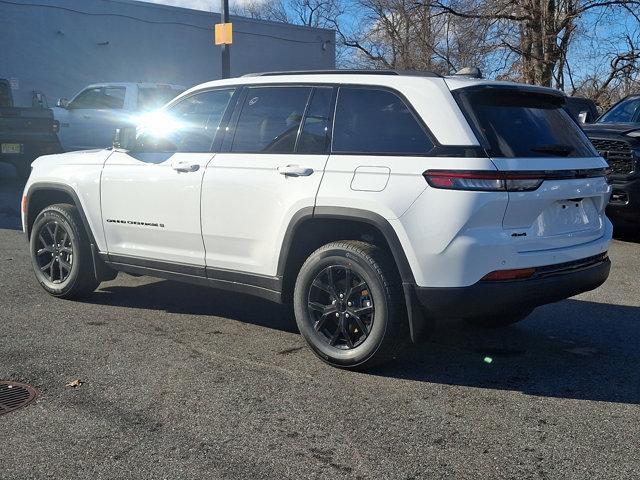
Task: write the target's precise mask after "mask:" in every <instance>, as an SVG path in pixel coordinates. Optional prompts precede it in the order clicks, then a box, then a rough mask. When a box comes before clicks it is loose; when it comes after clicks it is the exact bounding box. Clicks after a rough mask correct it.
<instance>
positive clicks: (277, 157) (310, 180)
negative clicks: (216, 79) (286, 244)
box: [202, 86, 333, 276]
mask: <svg viewBox="0 0 640 480" xmlns="http://www.w3.org/2000/svg"><path fill="white" fill-rule="evenodd" d="M332 96H333V89H332V88H330V87H318V88H315V89H312V88H311V87H303V86H271V87H264V86H261V87H248V88H246V89H245V91H244V93H243V98H242V99H241V100H240V105H239V109H238V111H237V112H236V113H235V114H234V119H232V122H231V123H230V126H229V131H228V133H227V135H226V136H225V145H224V147H225V148H224V150H226V151H227V152H226V153H218V154H216V156H215V158H214V159H213V160H212V162H211V163H210V164H209V165H208V166H207V169H206V172H205V175H204V179H203V189H202V234H203V238H204V243H205V248H206V263H207V267H208V268H210V269H212V270H216V269H225V270H240V271H243V272H247V273H254V274H259V275H268V276H274V275H276V270H277V264H278V257H279V253H280V245H281V244H282V239H283V237H284V235H285V232H286V228H287V226H288V224H289V221H290V220H291V218H292V217H293V215H295V213H296V212H298V211H299V210H301V209H303V208H305V207H313V206H314V203H315V197H316V193H317V191H318V188H319V186H320V181H321V179H322V175H323V171H324V167H325V164H326V162H327V158H328V153H327V152H328V147H329V145H328V138H329V136H328V129H329V126H330V124H331V121H330V113H329V112H330V105H331V101H332ZM307 104H308V105H309V106H308V109H307V108H306V106H307ZM305 111H306V115H305ZM303 116H304V119H303ZM301 122H303V123H301ZM214 275H215V272H214Z"/></svg>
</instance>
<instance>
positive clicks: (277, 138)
mask: <svg viewBox="0 0 640 480" xmlns="http://www.w3.org/2000/svg"><path fill="white" fill-rule="evenodd" d="M310 93H311V88H309V87H259V88H249V89H247V95H246V97H245V99H244V102H243V105H242V110H241V111H240V116H239V118H238V123H237V125H236V131H235V135H234V137H233V143H232V146H231V151H232V152H243V153H293V152H294V149H295V145H296V138H297V136H298V129H299V127H300V122H301V121H302V116H303V114H304V110H305V107H306V105H307V101H308V99H309V94H310Z"/></svg>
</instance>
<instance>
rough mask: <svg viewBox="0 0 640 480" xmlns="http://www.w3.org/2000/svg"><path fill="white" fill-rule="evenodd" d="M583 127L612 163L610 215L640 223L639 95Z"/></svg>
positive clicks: (626, 99) (610, 163) (612, 108)
mask: <svg viewBox="0 0 640 480" xmlns="http://www.w3.org/2000/svg"><path fill="white" fill-rule="evenodd" d="M584 130H585V132H586V133H587V135H588V136H589V139H590V140H591V142H592V143H593V145H594V146H595V147H596V149H597V150H598V152H599V153H600V155H602V156H603V157H604V158H605V160H607V162H608V163H609V166H610V167H611V175H610V179H611V183H612V187H613V193H612V194H611V201H610V202H609V207H608V210H607V211H608V213H609V215H610V216H611V217H612V218H613V219H617V220H623V221H629V222H634V223H640V95H632V96H629V97H627V98H625V99H624V100H622V101H620V102H618V103H617V104H615V105H614V106H613V107H611V108H610V109H609V110H608V111H607V112H605V113H604V114H603V115H602V116H601V117H600V118H599V119H598V120H597V121H596V122H595V123H593V124H591V125H585V126H584Z"/></svg>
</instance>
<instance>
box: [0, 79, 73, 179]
mask: <svg viewBox="0 0 640 480" xmlns="http://www.w3.org/2000/svg"><path fill="white" fill-rule="evenodd" d="M37 98H38V97H36V96H35V95H34V100H35V99H37ZM39 98H42V97H39ZM44 105H46V103H45V104H44ZM57 130H58V123H57V122H55V121H54V119H53V113H52V112H51V110H50V109H48V108H43V106H40V105H38V106H35V107H16V106H14V104H13V94H12V92H11V85H10V83H9V82H8V81H7V80H5V79H2V78H0V162H4V163H10V164H11V165H13V166H14V167H15V169H16V171H17V173H18V176H19V177H21V178H25V179H26V178H27V177H28V176H29V172H30V171H31V162H32V161H33V160H35V159H36V158H37V157H39V156H41V155H47V154H50V153H59V152H61V151H62V150H61V148H60V143H59V142H58V137H57V136H56V132H57Z"/></svg>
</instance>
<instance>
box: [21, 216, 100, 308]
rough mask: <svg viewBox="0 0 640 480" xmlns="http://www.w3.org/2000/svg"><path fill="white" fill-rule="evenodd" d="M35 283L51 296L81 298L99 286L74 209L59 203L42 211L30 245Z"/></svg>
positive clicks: (89, 249) (34, 226) (85, 236)
mask: <svg viewBox="0 0 640 480" xmlns="http://www.w3.org/2000/svg"><path fill="white" fill-rule="evenodd" d="M29 244H30V249H31V264H32V266H33V270H34V273H35V276H36V279H37V280H38V282H39V283H40V285H42V288H44V289H45V290H46V291H47V292H48V293H49V294H51V295H53V296H54V297H60V298H78V297H82V296H84V295H87V294H89V293H91V292H93V291H94V290H95V289H96V287H97V286H98V284H99V283H100V282H98V281H97V280H96V278H95V273H94V271H93V258H92V255H91V244H90V242H89V238H88V236H87V233H86V232H85V229H84V227H83V225H82V221H81V219H80V215H79V214H78V210H77V208H76V207H75V206H73V205H68V204H64V203H60V204H57V205H50V206H48V207H46V208H45V209H44V210H42V211H41V212H40V213H39V214H38V216H37V217H36V219H35V222H34V223H33V227H32V229H31V239H30V241H29Z"/></svg>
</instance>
